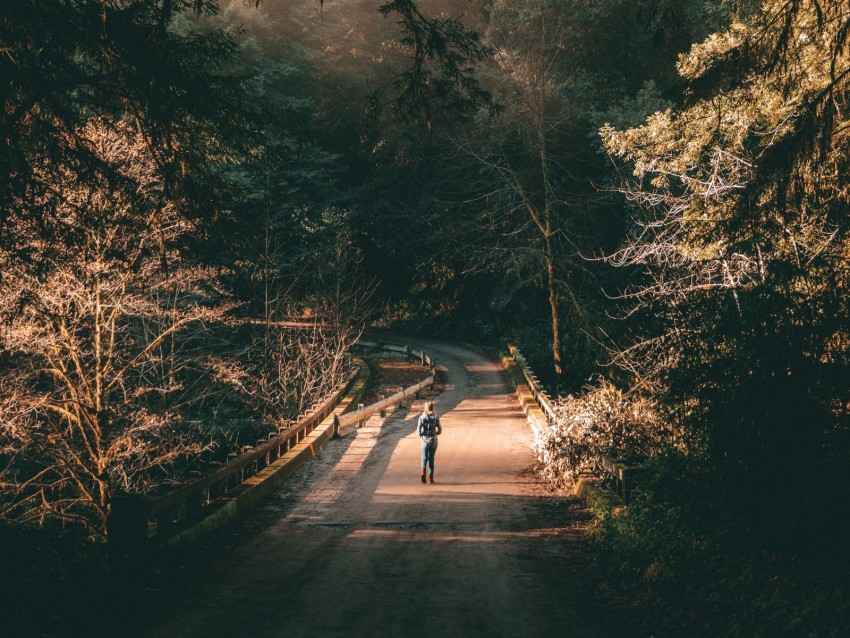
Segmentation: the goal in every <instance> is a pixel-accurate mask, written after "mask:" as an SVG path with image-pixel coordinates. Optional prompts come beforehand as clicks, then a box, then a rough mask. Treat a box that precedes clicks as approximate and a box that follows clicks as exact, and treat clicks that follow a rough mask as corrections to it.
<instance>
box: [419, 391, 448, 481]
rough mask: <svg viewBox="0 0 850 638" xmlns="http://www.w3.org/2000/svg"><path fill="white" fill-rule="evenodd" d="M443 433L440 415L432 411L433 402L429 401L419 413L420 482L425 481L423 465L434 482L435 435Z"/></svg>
mask: <svg viewBox="0 0 850 638" xmlns="http://www.w3.org/2000/svg"><path fill="white" fill-rule="evenodd" d="M442 433H443V426H442V425H441V424H440V417H438V416H437V415H436V413H435V412H434V404H433V403H432V402H431V401H429V402H428V403H427V404H426V405H425V410H424V411H423V412H422V414H421V415H419V439H420V440H421V441H422V475H421V477H422V482H423V483H424V482H425V467H426V466H427V467H428V468H429V469H430V473H429V475H428V477H429V479H430V481H431V482H432V483H433V482H434V454H436V452H437V437H438V436H439V435H440V434H442Z"/></svg>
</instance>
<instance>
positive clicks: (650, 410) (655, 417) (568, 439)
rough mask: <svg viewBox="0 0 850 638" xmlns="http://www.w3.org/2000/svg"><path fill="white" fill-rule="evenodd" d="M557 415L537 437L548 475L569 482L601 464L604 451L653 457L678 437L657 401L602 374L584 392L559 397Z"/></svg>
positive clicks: (554, 480) (559, 482)
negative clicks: (665, 421) (663, 419)
mask: <svg viewBox="0 0 850 638" xmlns="http://www.w3.org/2000/svg"><path fill="white" fill-rule="evenodd" d="M553 407H554V409H555V413H556V415H557V419H556V420H555V421H554V422H553V423H551V424H550V425H549V427H548V428H547V429H546V430H545V431H543V432H542V433H541V434H540V435H539V436H538V437H537V439H536V440H535V441H534V444H533V447H534V451H535V453H536V455H537V460H538V462H539V463H540V468H541V472H542V474H543V476H544V477H545V478H546V479H547V480H549V481H551V482H552V483H554V484H556V485H559V486H565V485H569V484H572V483H574V482H575V481H576V480H577V479H578V477H579V476H580V475H581V474H582V473H584V472H593V471H595V470H598V462H599V457H600V456H602V455H611V456H614V457H616V458H632V457H647V456H649V455H651V454H652V453H653V452H655V451H657V450H659V449H660V448H662V447H664V446H666V445H670V444H671V443H672V442H673V441H674V432H673V430H672V428H670V427H669V426H668V425H666V424H665V423H664V422H663V421H662V419H661V418H660V417H659V414H658V411H657V406H656V404H655V402H654V401H653V400H652V399H650V398H648V397H646V396H644V395H642V394H640V393H638V392H632V393H626V392H623V391H622V390H620V389H618V388H617V387H615V386H614V385H613V384H612V383H611V382H610V381H608V380H606V379H603V378H600V379H598V380H597V381H596V383H595V384H594V385H589V386H587V387H586V388H585V389H584V392H583V393H582V394H580V395H578V396H573V395H570V396H568V397H566V398H562V399H559V400H558V401H557V402H556V403H555V405H554V406H553Z"/></svg>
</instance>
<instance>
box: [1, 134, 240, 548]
mask: <svg viewBox="0 0 850 638" xmlns="http://www.w3.org/2000/svg"><path fill="white" fill-rule="evenodd" d="M73 134H74V137H75V140H76V143H77V144H79V145H81V146H83V147H84V148H85V150H86V153H87V154H88V155H89V157H92V158H97V159H98V160H99V163H100V166H101V170H100V172H99V174H98V175H97V178H94V179H89V180H86V181H80V180H79V179H78V178H77V174H76V173H75V172H74V171H72V170H68V168H67V167H65V166H62V165H56V164H54V163H52V162H49V161H47V160H45V161H43V162H42V163H41V164H39V165H36V166H34V167H33V170H34V172H35V174H36V175H35V177H36V179H37V181H39V182H41V183H45V184H51V185H52V186H53V188H52V191H51V193H50V198H51V199H50V202H49V205H50V208H51V210H52V211H53V215H52V217H51V219H50V222H51V226H52V228H51V235H50V236H51V239H52V241H45V240H44V238H43V235H42V234H41V233H40V232H39V230H40V229H39V228H38V227H36V226H34V225H28V224H27V223H26V222H27V218H26V217H25V216H23V215H21V216H20V217H19V216H17V215H13V216H12V217H11V218H10V219H9V222H10V223H12V224H13V225H14V227H15V228H16V229H17V231H18V236H17V246H18V247H22V248H24V249H26V250H27V252H28V253H29V254H31V255H36V254H37V255H38V257H39V262H40V264H41V268H40V269H39V271H38V272H33V270H32V269H31V268H30V265H29V264H28V263H26V262H22V261H21V260H19V259H16V258H15V255H14V254H13V253H11V252H10V251H4V252H3V253H2V255H0V266H2V273H3V274H2V277H0V300H2V303H1V304H0V312H2V319H3V323H4V325H5V329H4V331H3V334H2V339H0V352H2V353H3V358H4V362H3V366H2V370H1V371H0V372H1V373H2V374H0V396H2V403H3V406H4V410H3V411H4V413H5V416H6V420H5V423H4V427H3V430H2V434H0V437H2V441H3V446H2V449H3V450H4V457H5V458H4V467H3V468H2V470H0V471H2V474H0V476H2V482H0V487H2V495H3V497H2V510H0V511H2V515H3V517H4V518H13V519H14V520H18V521H32V520H44V519H45V518H58V519H59V520H61V521H63V522H64V523H69V524H73V525H77V526H82V527H83V528H84V529H86V530H87V531H88V533H89V534H90V535H92V536H99V535H102V534H104V533H105V525H106V517H107V515H108V512H109V508H110V502H111V497H112V495H113V494H114V493H115V492H116V491H118V490H124V491H130V490H138V489H143V488H144V487H146V486H149V484H150V481H151V480H155V479H156V478H157V477H158V476H160V475H159V474H158V472H159V471H160V470H161V469H163V468H164V467H167V466H168V465H170V464H171V463H172V462H174V461H175V460H177V459H180V458H181V457H184V456H186V455H188V454H190V453H197V452H198V451H199V450H200V449H201V447H202V446H201V443H200V442H199V440H198V439H197V438H195V439H194V440H193V438H192V434H193V432H191V431H189V430H187V429H186V428H183V429H181V428H180V427H179V420H180V419H179V410H180V405H181V404H182V403H184V402H185V401H186V400H187V394H188V393H190V391H194V396H193V400H199V398H200V396H199V394H203V393H198V392H197V391H196V389H195V388H187V387H186V386H185V384H184V382H185V381H186V378H185V376H183V375H182V372H183V371H184V370H185V368H186V366H187V364H188V362H189V361H190V360H191V359H192V358H194V357H193V355H192V354H191V353H189V352H185V351H183V352H181V348H183V347H186V346H187V345H188V344H187V342H185V341H182V342H181V341H180V340H179V339H178V336H179V335H180V334H181V333H182V332H185V331H187V330H188V329H198V327H200V326H202V325H203V324H205V323H209V322H219V321H222V320H223V317H224V312H225V311H226V310H227V305H226V304H221V303H220V302H219V303H216V302H215V298H216V297H217V296H218V295H216V294H215V291H214V290H210V289H209V287H208V285H209V283H210V282H211V281H212V278H211V277H210V275H209V273H207V272H205V271H204V270H203V269H198V268H189V267H187V265H185V264H184V263H183V260H182V259H181V257H180V253H179V252H178V251H177V250H176V247H177V246H178V245H179V241H180V239H181V236H182V235H184V234H185V233H187V232H190V231H191V230H192V228H191V225H189V224H188V223H187V222H186V221H185V220H182V219H181V218H180V216H179V214H178V210H177V208H176V206H175V205H174V204H173V202H171V201H169V200H167V199H164V197H163V189H164V180H163V177H162V175H161V173H160V171H159V169H158V167H157V166H156V163H155V161H154V158H153V156H152V154H151V153H150V151H149V149H148V145H147V143H146V140H145V138H144V136H143V135H142V134H141V133H139V132H138V131H137V130H136V129H135V128H134V127H133V126H132V125H130V124H129V123H127V122H122V121H113V120H111V119H109V118H96V119H92V120H90V121H89V122H87V123H86V124H84V125H82V126H81V127H79V128H78V129H76V130H75V131H73ZM21 210H25V209H24V208H23V207H16V208H15V209H13V211H12V212H13V213H16V212H17V213H19V212H20V211H21ZM211 292H212V293H213V294H212V300H210V293H211ZM194 434H195V435H197V434H198V433H197V432H196V433H194Z"/></svg>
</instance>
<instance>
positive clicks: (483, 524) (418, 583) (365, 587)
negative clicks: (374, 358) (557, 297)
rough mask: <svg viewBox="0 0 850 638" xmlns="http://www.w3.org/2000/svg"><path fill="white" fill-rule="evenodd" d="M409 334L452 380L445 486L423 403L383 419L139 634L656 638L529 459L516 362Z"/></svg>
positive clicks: (306, 480)
mask: <svg viewBox="0 0 850 638" xmlns="http://www.w3.org/2000/svg"><path fill="white" fill-rule="evenodd" d="M411 345H413V346H414V347H417V348H420V347H424V348H425V349H426V350H427V351H428V352H429V353H431V354H432V355H433V357H434V359H435V361H437V362H438V370H439V372H440V381H441V382H442V383H441V385H442V388H441V390H442V391H441V392H439V393H438V394H437V393H435V394H434V395H433V396H432V397H430V398H432V399H433V400H434V402H435V407H436V409H437V412H438V414H440V415H441V419H442V423H443V435H442V436H441V437H440V443H439V448H438V452H437V455H436V473H435V479H436V482H435V483H434V484H433V485H431V484H425V485H423V484H422V483H421V482H420V480H419V470H418V465H419V454H420V452H419V441H418V437H417V435H416V419H417V417H418V415H419V413H420V412H421V410H422V406H423V401H424V399H423V400H420V401H416V402H414V403H413V405H412V406H409V407H408V408H400V409H397V410H396V411H394V412H391V413H389V414H388V416H387V417H386V418H384V419H381V418H378V417H373V418H372V419H371V420H370V421H369V422H367V424H366V425H365V427H363V428H361V429H357V430H354V431H353V432H351V433H349V434H347V435H345V436H343V437H342V438H340V439H336V440H333V441H331V443H330V444H329V445H328V447H326V448H325V449H324V450H323V451H322V452H321V453H320V455H319V456H318V457H317V458H316V459H314V460H313V461H311V462H310V463H308V464H307V466H305V467H304V468H302V469H301V470H299V471H298V473H297V474H296V476H294V477H293V478H291V479H290V480H289V481H287V482H286V483H285V484H284V485H283V486H282V487H281V489H280V490H279V491H278V492H277V493H276V494H274V495H273V496H272V497H270V498H268V499H266V501H264V503H263V504H262V505H260V506H259V508H258V509H257V510H256V512H255V513H254V512H252V513H251V515H250V516H249V517H248V520H246V521H243V522H240V523H237V524H236V525H234V526H232V527H231V528H230V529H228V530H227V531H226V532H225V533H224V534H220V535H218V536H217V537H216V538H214V539H213V541H214V542H215V543H216V552H215V554H214V556H215V558H214V559H210V560H208V562H205V564H203V565H202V566H199V565H195V566H194V567H193V569H192V570H191V574H190V575H188V576H186V577H185V578H182V579H179V580H177V581H174V582H175V583H176V584H172V585H171V586H170V587H169V588H166V591H164V592H162V595H161V602H160V604H159V605H158V606H157V607H155V609H156V613H152V614H151V616H150V617H148V618H145V619H144V622H142V623H141V624H140V625H139V626H138V630H139V631H138V635H139V636H144V637H145V638H154V637H161V638H174V637H176V636H180V637H198V638H201V637H203V638H215V637H225V636H226V637H228V638H233V637H242V636H246V637H247V636H250V637H252V638H265V637H272V636H274V637H278V636H280V637H283V636H295V637H300V636H318V637H326V636H346V637H352V636H370V637H371V636H378V637H382V636H394V637H395V636H398V637H401V638H416V637H419V636H423V637H424V636H427V637H429V638H430V637H434V638H438V637H439V638H455V637H463V636H494V637H501V636H505V637H507V636H511V637H515V636H516V637H520V636H521V637H529V638H530V637H535V636H547V637H553V636H574V637H593V638H599V637H605V636H617V637H618V638H623V637H625V636H650V635H652V634H651V633H649V632H647V631H646V630H644V629H643V628H642V626H641V622H639V620H638V619H637V618H635V617H632V616H635V615H636V611H635V605H634V604H630V603H632V602H633V601H628V600H624V599H623V598H622V596H623V594H620V593H618V592H617V591H616V590H615V589H612V586H611V584H610V583H611V582H612V581H611V580H610V578H609V576H607V575H606V574H605V572H604V570H602V568H601V567H600V566H599V564H598V562H597V561H596V558H595V554H594V552H593V551H592V548H591V547H589V545H588V543H587V541H586V540H585V539H584V535H583V532H584V530H585V529H586V527H587V525H588V524H589V516H588V514H587V512H586V511H585V510H584V508H583V507H582V506H581V504H580V503H578V502H577V501H576V500H575V499H573V498H572V497H570V496H567V495H558V494H555V493H552V492H551V491H548V490H547V489H546V488H545V487H544V486H543V485H541V484H540V482H539V481H538V480H537V479H536V478H535V476H534V474H533V473H532V472H531V471H530V468H531V466H532V463H533V458H532V453H531V449H530V443H531V432H530V429H529V427H528V425H527V423H526V421H525V418H524V415H523V413H522V412H521V410H520V408H519V406H518V405H517V402H516V398H515V396H514V395H513V393H512V388H511V387H510V386H509V385H508V383H507V382H506V379H505V377H504V373H503V372H502V371H501V370H500V369H499V367H498V366H497V365H496V364H494V363H492V362H490V361H488V360H487V359H485V358H484V357H483V356H481V355H479V354H477V353H475V352H473V351H472V350H470V349H468V348H465V347H462V346H458V345H456V344H449V343H441V342H434V341H420V342H416V341H412V342H411ZM208 553H209V552H208ZM638 611H639V610H638Z"/></svg>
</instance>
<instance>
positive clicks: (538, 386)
mask: <svg viewBox="0 0 850 638" xmlns="http://www.w3.org/2000/svg"><path fill="white" fill-rule="evenodd" d="M508 351H509V352H510V353H511V357H512V358H513V360H514V362H515V363H516V365H517V367H518V368H519V370H520V372H522V376H523V377H524V378H525V382H526V384H528V389H529V390H531V394H532V396H533V397H534V400H535V401H536V402H537V405H538V406H539V407H540V409H541V410H543V414H545V415H546V420H547V421H549V422H552V421H554V420H555V410H554V409H553V408H552V400H551V398H550V397H549V393H548V392H546V389H545V388H544V387H543V384H542V383H540V381H539V380H538V379H537V375H535V374H534V371H533V370H532V369H531V368H530V367H529V365H528V362H526V360H525V357H523V356H522V353H521V352H520V351H519V348H517V347H516V346H515V345H513V344H509V345H508Z"/></svg>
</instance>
